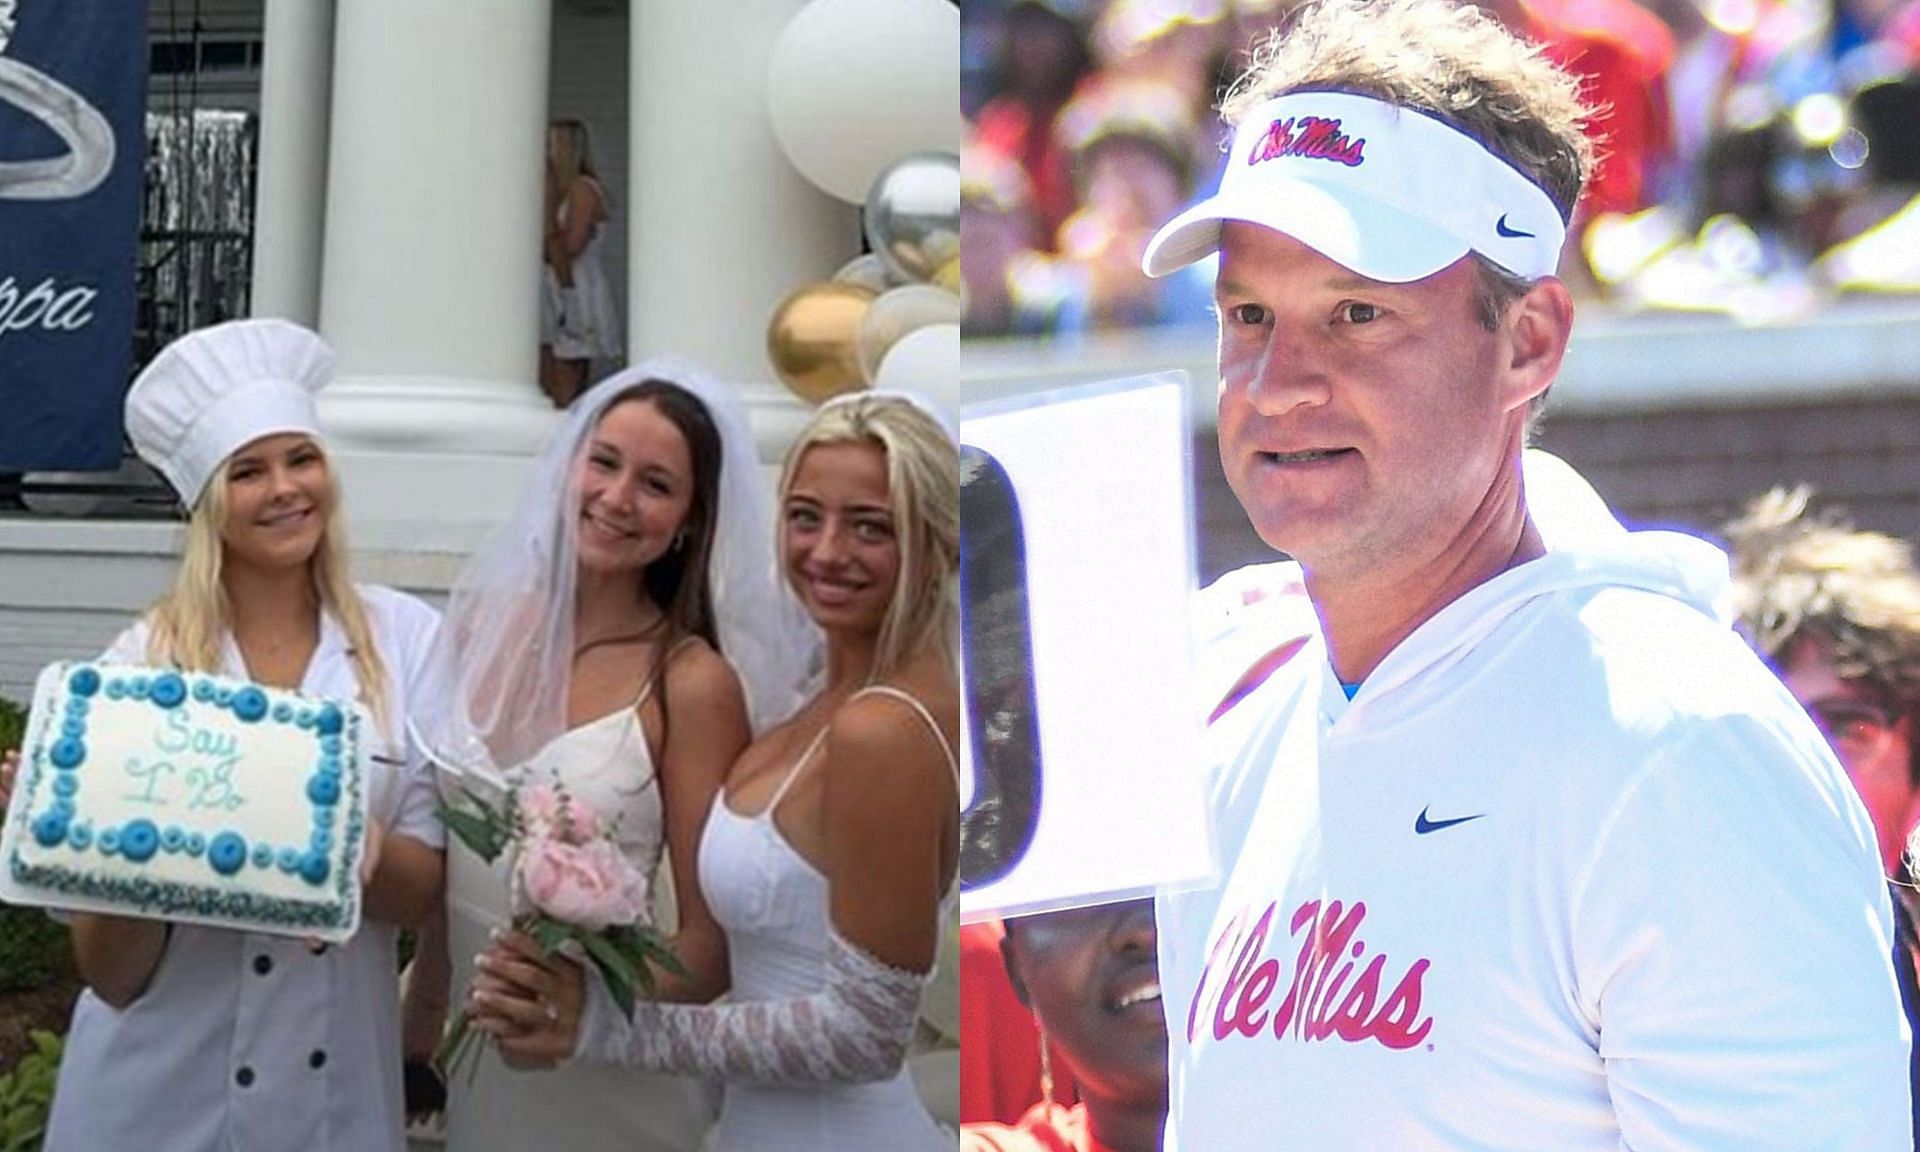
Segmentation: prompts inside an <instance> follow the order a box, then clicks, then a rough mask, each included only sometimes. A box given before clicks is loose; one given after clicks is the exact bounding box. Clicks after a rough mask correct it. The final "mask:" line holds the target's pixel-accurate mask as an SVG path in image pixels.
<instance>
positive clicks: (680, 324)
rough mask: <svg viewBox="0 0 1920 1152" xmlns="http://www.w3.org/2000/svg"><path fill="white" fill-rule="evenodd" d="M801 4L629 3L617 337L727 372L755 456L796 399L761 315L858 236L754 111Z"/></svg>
mask: <svg viewBox="0 0 1920 1152" xmlns="http://www.w3.org/2000/svg"><path fill="white" fill-rule="evenodd" d="M802 6H803V0H737V2H736V3H733V4H729V5H726V6H725V7H726V10H727V16H726V18H725V19H718V18H716V16H715V14H714V5H713V4H711V3H710V2H707V0H647V2H646V3H638V4H634V5H633V7H632V36H633V51H632V56H631V65H630V72H629V75H630V77H631V81H630V82H631V83H632V85H633V87H632V100H631V101H630V107H631V109H632V113H631V114H632V117H633V132H632V141H633V143H632V147H631V149H630V153H629V157H630V158H629V161H628V173H629V181H630V188H631V193H630V199H631V200H632V202H633V209H632V211H633V216H632V226H631V229H630V231H629V236H630V237H631V241H630V245H631V249H632V251H631V252H630V253H629V255H628V258H627V289H628V291H627V311H628V317H627V320H628V323H627V330H628V332H629V333H630V336H629V338H628V348H629V352H630V354H631V355H632V356H634V357H635V358H636V359H637V358H639V357H641V356H644V355H648V354H651V353H660V352H671V353H675V354H678V355H683V356H687V357H690V358H692V359H694V360H697V361H699V362H700V363H702V364H705V365H707V366H709V367H711V368H712V369H714V370H715V371H716V372H718V373H719V374H720V375H721V376H722V377H723V378H724V379H727V380H732V381H735V382H737V383H738V384H739V385H740V386H741V389H742V391H743V392H744V394H745V399H746V402H747V404H748V407H749V410H750V412H751V414H752V418H753V423H754V430H755V433H756V438H757V439H758V440H759V441H760V445H761V455H762V458H763V459H769V460H771V459H775V458H777V456H778V454H779V453H780V452H781V451H783V450H784V448H785V445H786V442H787V440H788V439H790V438H791V436H792V433H793V431H794V430H795V429H797V427H798V425H799V424H800V423H801V422H803V421H804V420H805V418H806V414H807V409H806V407H805V406H804V405H803V404H801V403H800V402H799V401H798V400H797V399H795V398H794V397H793V396H792V394H791V393H789V392H787V390H786V389H785V388H784V387H782V386H781V385H780V383H779V382H778V381H777V380H776V379H775V378H774V375H773V369H772V367H771V366H770V365H769V364H768V363H767V358H766V330H767V321H768V320H769V319H770V318H771V317H772V316H773V309H774V306H775V305H777V304H778V303H779V302H780V300H781V298H782V297H784V296H785V295H786V294H787V293H788V292H791V291H792V290H793V289H795V288H798V287H799V286H800V285H802V284H805V283H808V282H809V281H814V280H824V279H826V278H827V277H829V276H831V275H833V273H834V271H835V270H836V269H838V268H839V267H840V266H841V265H842V264H844V263H846V262H847V261H848V260H850V259H852V258H853V257H854V256H856V255H858V254H859V252H860V223H859V215H858V213H857V211H856V210H855V209H854V207H853V206H852V205H850V204H844V203H842V202H840V201H838V200H835V199H834V198H833V197H831V196H828V195H827V194H826V193H824V192H822V191H820V190H819V189H817V188H815V187H814V186H813V185H812V184H809V183H808V182H807V181H806V179H805V178H804V177H802V176H801V175H800V173H799V172H798V171H796V170H795V169H794V167H793V165H792V164H790V163H788V162H787V158H786V156H785V155H784V154H782V153H781V151H780V146H779V144H778V143H777V142H775V140H774V138H773V127H772V122H771V120H770V119H769V117H768V115H767V95H766V82H767V59H768V57H769V56H770V55H771V54H772V51H773V46H774V43H775V42H776V41H777V40H778V39H779V38H780V33H781V31H782V29H784V28H785V27H786V23H787V21H788V20H789V19H791V18H792V16H793V14H794V13H795V12H797V11H799V10H800V8H801V7H802Z"/></svg>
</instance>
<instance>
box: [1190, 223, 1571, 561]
mask: <svg viewBox="0 0 1920 1152" xmlns="http://www.w3.org/2000/svg"><path fill="white" fill-rule="evenodd" d="M1477 275H1478V273H1477V270H1476V268H1475V266H1474V263H1473V261H1472V260H1471V259H1462V260H1460V261H1458V262H1456V263H1454V264H1453V265H1451V266H1449V267H1447V268H1445V269H1443V270H1441V271H1440V272H1437V273H1435V274H1434V275H1432V276H1429V277H1427V278H1426V279H1424V280H1417V281H1414V282H1412V283H1410V284H1386V283H1382V282H1379V281H1374V280H1368V279H1366V278H1364V277H1361V276H1359V275H1356V274H1355V273H1353V272H1350V271H1348V270H1347V269H1345V268H1343V267H1341V266H1340V265H1339V264H1336V263H1334V262H1333V261H1332V260H1329V259H1327V258H1326V257H1324V256H1322V255H1320V254H1319V253H1317V252H1315V251H1313V250H1312V249H1311V248H1308V247H1307V246H1306V245H1304V244H1301V243H1300V242H1299V241H1297V240H1294V239H1292V238H1291V237H1288V236H1285V235H1283V234H1281V233H1279V232H1275V231H1273V230H1271V229H1268V228H1263V227H1259V226H1257V225H1252V224H1244V223H1228V224H1226V225H1224V226H1223V227H1222V230H1221V246H1220V275H1219V281H1218V287H1217V292H1216V295H1217V297H1218V303H1219V308H1220V349H1219V352H1220V375H1221V383H1220V422H1219V435H1220V457H1221V462H1222V464H1223V465H1224V467H1225V471H1226V476H1227V480H1228V483H1229V484H1231V485H1232V487H1233V490H1234V493H1235V495H1237V496H1238V497H1239V498H1240V503H1241V504H1242V505H1243V506H1244V507H1245V508H1246V510H1247V515H1248V517H1249V518H1250V519H1251V520H1252V522H1253V526H1254V528H1255V530H1257V531H1258V532H1259V534H1260V537H1261V538H1262V539H1263V540H1265V541H1266V542H1267V543H1268V544H1270V545H1272V546H1273V547H1275V548H1278V549H1281V550H1283V551H1285V552H1287V553H1289V554H1291V555H1292V556H1293V557H1294V558H1296V559H1298V560H1299V561H1301V563H1302V564H1303V565H1304V566H1305V567H1306V568H1307V569H1308V571H1309V572H1310V573H1317V574H1319V575H1321V576H1322V577H1325V576H1329V575H1343V574H1357V573H1360V572H1363V571H1366V570H1367V569H1369V568H1371V567H1374V566H1377V565H1379V564H1381V563H1382V562H1384V561H1395V562H1397V563H1400V564H1407V563H1425V562H1430V561H1433V560H1436V559H1439V558H1441V556H1442V555H1443V554H1444V552H1445V550H1446V547H1447V544H1448V542H1449V541H1451V540H1454V539H1456V538H1457V537H1458V536H1459V535H1460V534H1461V533H1462V531H1463V530H1464V528H1465V526H1466V525H1468V524H1469V523H1470V522H1471V521H1472V520H1473V519H1474V518H1475V517H1476V515H1477V514H1481V513H1484V512H1485V510H1486V509H1485V505H1486V504H1487V502H1488V501H1489V499H1490V498H1508V499H1518V489H1517V487H1514V486H1513V485H1512V484H1510V483H1503V481H1502V477H1503V476H1506V477H1511V476H1514V475H1517V469H1518V467H1519V464H1518V461H1519V455H1520V450H1521V447H1522V443H1523V438H1524V431H1525V425H1526V403H1527V401H1528V400H1529V399H1531V398H1532V397H1533V396H1534V395H1536V394H1538V393H1540V392H1542V391H1544V390H1545V388H1546V387H1547V385H1548V384H1549V383H1551V380H1552V375H1551V371H1550V370H1549V371H1545V372H1544V373H1543V372H1542V371H1541V365H1540V364H1539V363H1538V362H1534V361H1529V362H1528V363H1531V364H1532V368H1531V369H1530V370H1525V371H1520V370H1515V366H1516V365H1519V364H1521V363H1522V362H1523V357H1521V356H1520V355H1518V354H1517V353H1516V350H1515V349H1516V341H1515V338H1514V335H1513V333H1514V330H1515V329H1514V324H1515V321H1514V319H1513V317H1512V315H1511V313H1510V314H1509V316H1507V317H1504V318H1503V319H1502V320H1501V322H1500V323H1499V324H1498V325H1496V330H1495V331H1492V332H1489V331H1488V330H1487V329H1486V328H1485V327H1484V326H1483V325H1482V324H1481V322H1480V319H1479V316H1478V313H1477V311H1476V305H1475V287H1476V279H1477ZM1543 283H1553V284H1554V285H1555V288H1556V289H1557V282H1551V281H1549V282H1543ZM1559 291H1561V292H1562V293H1563V292H1564V290H1559ZM1526 305H1527V302H1526V301H1523V302H1521V303H1519V304H1516V305H1515V306H1514V309H1515V310H1522V309H1524V308H1525V307H1526ZM1567 320H1568V322H1569V323H1570V322H1571V311H1570V307H1569V310H1568V313H1567ZM1561 339H1562V345H1561V346H1562V347H1564V335H1563V336H1562V337H1561ZM1551 360H1552V363H1551V365H1550V366H1549V367H1550V368H1557V366H1558V353H1557V351H1555V352H1554V354H1553V355H1552V357H1551ZM1494 493H1505V496H1504V497H1490V494H1494Z"/></svg>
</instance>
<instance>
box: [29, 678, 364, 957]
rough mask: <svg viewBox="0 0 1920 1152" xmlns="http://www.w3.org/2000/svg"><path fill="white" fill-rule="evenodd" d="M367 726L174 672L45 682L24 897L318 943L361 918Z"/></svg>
mask: <svg viewBox="0 0 1920 1152" xmlns="http://www.w3.org/2000/svg"><path fill="white" fill-rule="evenodd" d="M362 723H363V718H362V717H361V715H360V714H359V713H358V711H357V710H356V709H355V708H354V706H353V705H352V703H351V702H348V701H330V700H320V699H314V698H311V697H306V696H301V695H299V694H298V693H293V692H286V691H282V690H279V689H273V688H266V687H263V686H261V685H257V684H250V683H247V682H245V681H239V680H232V679H227V678H224V677H218V676H209V675H205V674H201V673H180V672H174V671H171V670H168V669H154V668H142V667H134V666H128V665H103V664H90V663H72V664H56V665H54V666H52V667H50V668H48V669H47V670H46V671H45V672H43V673H42V674H41V677H40V680H39V683H38V686H37V689H36V691H35V694H34V701H33V709H32V716H31V718H30V720H29V724H28V729H27V740H26V744H25V746H24V747H23V749H22V756H23V764H22V768H21V774H20V779H19V781H18V782H17V784H16V786H15V796H14V801H13V805H12V808H11V810H10V812H9V814H8V820H7V827H6V837H5V844H4V846H0V853H3V854H4V860H5V873H6V876H5V879H6V881H7V884H8V887H9V888H10V889H12V892H11V895H13V896H14V898H19V897H20V896H21V895H22V893H24V894H25V895H26V896H27V898H29V899H32V900H33V901H34V902H36V903H45V904H50V905H54V906H63V907H77V908H112V909H114V910H120V911H126V912H130V913H136V914H144V915H152V916H164V917H168V918H175V919H183V920H193V921H199V922H207V923H216V924H226V925H232V926H236V927H250V928H256V929H260V930H265V931H279V932H288V933H294V934H299V935H314V936H320V937H323V938H336V937H343V936H345V935H348V934H350V933H351V932H352V931H353V928H354V927H355V926H357V924H358V920H359V884H358V881H357V877H356V876H355V868H356V867H357V864H358V861H359V854H360V849H361V841H362V838H363V835H364V827H365V822H366V817H365V812H366V797H365V795H364V786H363V780H364V776H365V773H364V766H363V763H362V754H361V749H360V735H359V734H360V730H361V726H362Z"/></svg>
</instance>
